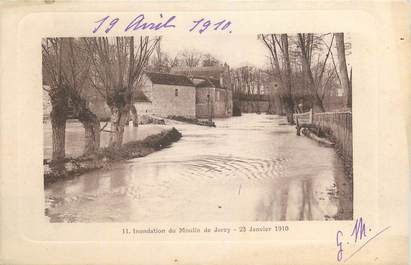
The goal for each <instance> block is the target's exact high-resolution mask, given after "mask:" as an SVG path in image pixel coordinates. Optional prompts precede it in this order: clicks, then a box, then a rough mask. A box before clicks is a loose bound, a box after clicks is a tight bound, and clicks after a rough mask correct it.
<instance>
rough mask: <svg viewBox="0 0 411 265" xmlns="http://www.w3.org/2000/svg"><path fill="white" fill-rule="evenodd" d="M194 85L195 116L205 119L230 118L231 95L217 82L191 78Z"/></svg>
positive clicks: (215, 80)
mask: <svg viewBox="0 0 411 265" xmlns="http://www.w3.org/2000/svg"><path fill="white" fill-rule="evenodd" d="M192 80H193V82H194V83H195V84H196V116H197V118H199V119H205V118H210V117H213V118H226V117H231V116H232V111H233V106H232V93H231V90H228V89H226V88H224V87H222V86H221V84H220V82H219V80H217V79H212V78H201V77H193V78H192Z"/></svg>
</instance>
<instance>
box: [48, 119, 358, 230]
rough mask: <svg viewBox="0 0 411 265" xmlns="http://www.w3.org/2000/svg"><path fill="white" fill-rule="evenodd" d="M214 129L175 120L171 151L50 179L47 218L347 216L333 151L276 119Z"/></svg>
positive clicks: (347, 199) (347, 198) (347, 197)
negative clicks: (175, 138)
mask: <svg viewBox="0 0 411 265" xmlns="http://www.w3.org/2000/svg"><path fill="white" fill-rule="evenodd" d="M216 125H217V128H209V127H203V126H195V125H187V124H181V123H178V124H175V125H174V126H175V127H176V128H177V129H178V130H179V131H181V133H182V134H183V137H182V138H181V140H180V141H178V142H176V143H174V144H172V146H170V147H169V148H166V149H163V150H161V151H159V152H155V153H153V154H150V155H148V156H146V157H143V158H137V159H133V160H129V161H126V162H122V163H118V164H115V165H113V166H112V167H111V168H109V169H107V168H105V169H101V170H97V171H93V172H90V173H86V174H83V175H81V176H80V177H77V178H75V179H73V180H69V181H61V182H57V183H54V184H52V185H50V186H49V187H48V188H47V189H46V191H45V196H46V207H47V210H46V213H47V215H48V216H49V218H50V221H51V222H163V221H165V222H169V221H175V222H191V221H228V222H230V221H232V222H236V221H276V220H328V219H331V220H332V219H333V218H338V219H341V218H351V216H350V214H351V213H352V190H351V189H350V187H348V184H347V183H346V181H345V177H344V173H343V165H342V161H341V160H340V159H339V158H338V156H337V155H336V153H335V151H334V149H332V148H327V147H323V146H320V145H319V144H318V143H317V142H315V141H313V140H311V139H309V138H307V137H303V136H301V137H298V136H296V133H295V127H294V126H290V125H287V124H286V122H285V120H284V118H282V117H279V116H275V115H264V114H261V115H257V114H245V115H243V116H241V117H232V118H229V119H221V120H216ZM347 214H348V215H347Z"/></svg>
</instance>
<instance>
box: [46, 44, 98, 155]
mask: <svg viewBox="0 0 411 265" xmlns="http://www.w3.org/2000/svg"><path fill="white" fill-rule="evenodd" d="M42 63H43V88H44V90H46V91H47V93H48V95H49V97H50V102H51V106H52V110H51V113H50V119H51V125H52V160H54V161H58V160H61V159H64V157H65V130H66V121H67V119H68V117H69V115H68V114H69V110H72V113H73V114H74V115H73V116H75V117H77V118H78V119H79V121H80V122H81V123H82V124H83V126H84V129H85V146H84V151H83V154H84V155H91V154H94V153H95V152H96V151H97V150H98V149H99V147H100V124H99V121H98V119H97V116H96V115H95V114H94V113H92V112H91V111H90V109H89V108H88V104H87V100H86V97H85V94H84V92H85V90H86V89H88V88H89V86H88V85H89V83H88V82H87V80H88V77H89V68H90V63H89V62H88V60H87V56H86V54H85V52H84V49H82V48H81V45H80V43H79V41H78V40H76V39H74V38H45V39H43V42H42Z"/></svg>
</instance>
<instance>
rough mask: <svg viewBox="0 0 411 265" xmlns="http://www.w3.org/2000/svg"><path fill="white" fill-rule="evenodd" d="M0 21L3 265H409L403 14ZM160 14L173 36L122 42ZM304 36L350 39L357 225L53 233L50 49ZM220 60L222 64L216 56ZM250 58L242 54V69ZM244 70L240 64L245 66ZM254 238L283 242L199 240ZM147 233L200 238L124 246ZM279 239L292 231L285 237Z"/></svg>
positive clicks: (115, 6) (58, 13)
mask: <svg viewBox="0 0 411 265" xmlns="http://www.w3.org/2000/svg"><path fill="white" fill-rule="evenodd" d="M1 12H2V16H1V22H2V23H1V25H2V26H1V37H2V38H1V40H2V45H1V58H2V80H1V81H2V90H1V97H0V98H1V104H0V106H1V111H0V115H1V119H0V122H1V127H2V131H1V164H0V169H1V184H0V185H1V186H0V187H1V190H0V191H1V193H0V194H1V197H2V200H1V208H0V209H1V210H0V213H1V214H0V216H1V219H0V225H1V226H0V239H1V241H0V261H1V263H4V264H171V263H172V264H334V263H343V262H344V260H345V259H347V258H349V259H347V261H346V262H345V263H347V264H407V263H408V201H409V200H408V199H409V186H408V185H409V184H408V181H409V178H408V176H409V165H408V156H409V150H408V148H409V142H408V141H409V118H410V115H409V99H410V95H409V86H410V81H409V66H410V65H409V59H410V58H409V5H408V4H405V3H399V2H388V3H373V4H371V3H361V2H359V3H357V4H350V5H347V4H342V3H331V2H327V3H320V2H318V3H310V4H303V3H300V4H293V3H278V4H274V3H237V2H227V3H219V4H211V3H207V4H205V3H204V4H199V3H190V4H184V3H173V4H171V3H164V2H161V3H154V2H153V3H139V4H138V5H137V4H135V3H128V4H126V3H114V2H113V3H111V2H108V3H104V4H101V5H98V6H96V5H92V4H89V3H83V4H80V3H54V4H36V5H28V4H27V5H24V4H20V5H15V6H13V5H10V6H7V5H4V6H3V8H2V10H1ZM160 13H162V14H164V16H166V15H167V16H176V19H175V28H170V29H164V30H159V31H150V30H146V31H143V32H142V31H135V32H132V31H127V32H125V28H126V26H127V25H128V24H129V23H130V21H132V20H133V19H134V18H135V17H136V15H138V14H144V15H145V16H146V17H151V18H154V20H158V17H159V14H160ZM105 16H110V18H119V22H118V24H116V25H115V26H114V27H113V28H112V29H111V30H110V31H109V32H108V33H105V32H104V28H100V29H99V30H98V31H96V33H93V30H94V29H95V28H96V25H97V24H96V21H99V20H100V19H101V18H103V17H105ZM198 18H209V19H211V20H215V21H218V20H221V19H227V20H229V21H231V22H232V25H231V29H232V30H231V31H232V32H231V33H228V32H223V31H222V32H216V31H205V32H203V33H201V34H200V33H199V32H198V31H196V30H194V31H191V32H190V31H189V29H190V28H191V27H192V25H193V20H195V19H198ZM300 32H303V33H311V32H313V33H328V32H345V33H348V34H349V35H350V38H351V43H352V54H351V55H350V61H351V62H350V63H351V64H352V65H353V77H354V78H353V80H352V89H353V92H352V115H353V118H352V127H353V129H352V131H353V172H354V177H353V182H354V184H353V187H354V194H353V198H354V199H353V218H352V220H344V221H320V220H316V221H292V220H285V221H279V220H276V221H261V220H260V221H259V220H257V221H254V220H251V219H248V220H235V219H230V220H228V221H227V220H215V221H213V220H211V221H210V220H209V219H207V218H204V220H201V218H198V219H195V220H194V219H193V220H194V221H193V220H192V221H184V220H186V219H184V218H182V220H183V221H178V220H177V221H176V220H172V221H169V222H164V221H161V219H159V220H160V221H158V220H152V221H148V222H144V223H141V222H131V221H128V222H127V221H126V222H93V221H91V222H75V223H59V222H57V223H52V222H50V221H49V219H48V218H47V216H45V214H44V211H45V207H46V206H45V190H44V187H43V164H42V158H43V141H45V139H43V122H42V117H43V106H42V93H43V91H42V53H41V43H42V39H43V38H47V37H96V36H140V35H141V34H144V35H149V36H155V35H162V36H164V39H165V40H167V39H169V40H170V41H169V44H168V45H169V47H168V49H170V50H173V49H174V48H177V47H178V45H181V44H179V43H178V40H179V39H180V40H181V39H183V40H184V39H185V40H186V42H190V41H191V42H193V43H194V42H197V43H198V42H201V39H202V38H204V39H205V42H206V43H213V42H214V43H215V45H216V46H218V45H219V43H222V42H224V41H225V38H227V39H230V41H231V43H235V41H236V40H239V41H241V40H242V39H250V38H249V37H248V36H255V38H257V35H258V34H271V33H288V34H297V33H300ZM210 39H211V40H213V39H215V40H216V41H210ZM172 40H174V41H172ZM221 45H223V44H221ZM243 45H244V47H246V45H247V44H243ZM222 49H223V48H222ZM224 49H226V50H229V48H228V49H227V47H225V48H224ZM261 49H263V46H261ZM215 51H216V52H217V53H218V48H217V49H215ZM264 52H265V51H264ZM226 54H228V52H227V53H220V54H219V56H220V57H224V56H230V55H226ZM246 54H247V51H244V57H246ZM264 54H265V53H264ZM231 56H236V55H235V54H234V55H231ZM248 56H249V57H250V58H252V59H251V60H254V59H255V58H257V57H258V56H260V54H259V53H254V52H250V55H248ZM262 58H263V57H262ZM255 60H257V59H255ZM237 61H238V62H240V61H241V56H239V57H238V58H237ZM257 61H258V60H257ZM183 139H184V136H183ZM154 185H155V184H154ZM211 199H212V198H210V200H211ZM153 211H154V209H153ZM359 218H362V219H361V220H363V221H364V223H365V224H366V228H367V231H366V234H367V235H366V237H364V239H363V240H362V241H358V242H357V243H355V242H354V239H353V237H352V232H353V229H354V228H355V224H356V221H358V220H359ZM188 219H189V218H188ZM198 220H199V221H198ZM250 226H253V227H263V226H265V227H271V229H272V231H273V230H278V231H277V232H261V233H258V232H246V233H238V232H237V233H234V232H232V233H230V234H227V233H204V232H203V230H204V228H205V227H209V228H210V229H211V230H214V229H215V227H218V228H231V229H234V228H235V229H240V228H239V227H246V228H247V230H248V229H249V227H250ZM148 227H150V228H153V227H159V228H162V229H165V230H166V231H168V230H169V228H176V229H177V230H178V229H179V228H180V227H187V228H192V227H195V228H198V229H200V230H201V231H202V232H200V233H174V234H170V233H165V234H158V233H157V234H153V233H145V234H140V233H137V234H124V229H128V230H130V231H132V230H133V228H135V229H144V228H148ZM284 227H287V228H286V229H287V230H288V231H281V230H282V229H284ZM368 229H369V230H368ZM338 231H341V234H340V235H339V234H338ZM379 232H381V234H378V233H379ZM374 236H375V238H374V239H372V238H373V237H374ZM336 238H337V240H336ZM338 238H340V239H341V240H342V242H343V244H344V252H343V255H344V258H343V260H342V261H341V262H340V261H338V260H337V255H338V252H339V245H338V243H339V242H338ZM368 240H370V241H368ZM363 245H364V247H363ZM360 248H361V249H360ZM358 249H360V251H358V253H356V251H357V250H358ZM351 254H353V256H352V257H350V255H351Z"/></svg>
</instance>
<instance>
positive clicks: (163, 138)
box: [43, 128, 182, 187]
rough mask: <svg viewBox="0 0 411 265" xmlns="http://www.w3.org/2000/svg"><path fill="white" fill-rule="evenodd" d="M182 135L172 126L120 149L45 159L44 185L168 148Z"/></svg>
mask: <svg viewBox="0 0 411 265" xmlns="http://www.w3.org/2000/svg"><path fill="white" fill-rule="evenodd" d="M181 137H182V135H181V133H180V132H179V131H178V130H177V129H175V128H172V129H170V130H167V131H164V132H162V133H159V134H155V135H150V136H148V137H146V138H145V139H144V140H141V141H131V142H128V143H126V144H124V145H123V146H122V147H121V148H120V149H117V150H114V149H112V148H101V149H100V150H99V152H98V153H97V154H95V155H94V156H92V157H90V156H88V157H83V156H80V157H77V158H66V159H64V160H61V161H48V160H44V161H43V167H44V186H45V187H47V186H48V185H50V184H51V183H54V182H56V181H59V180H64V179H71V178H73V177H75V176H79V175H81V174H84V173H86V172H89V171H92V170H96V169H99V168H104V167H107V166H109V165H110V164H112V163H114V162H119V161H124V160H128V159H133V158H137V157H143V156H146V155H149V154H151V153H153V152H155V151H158V150H161V149H163V148H166V147H167V146H169V145H171V144H172V143H173V142H177V141H178V140H180V138H181Z"/></svg>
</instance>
